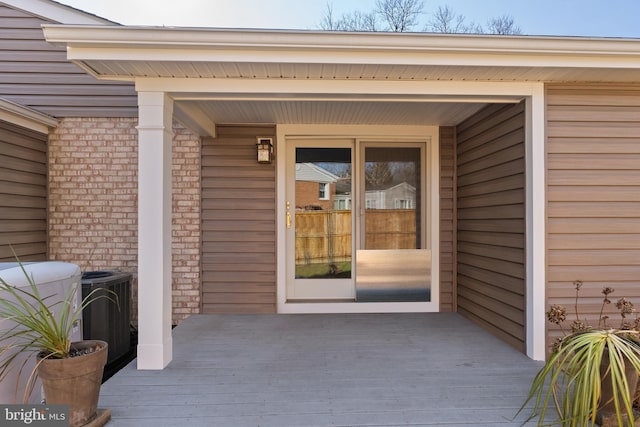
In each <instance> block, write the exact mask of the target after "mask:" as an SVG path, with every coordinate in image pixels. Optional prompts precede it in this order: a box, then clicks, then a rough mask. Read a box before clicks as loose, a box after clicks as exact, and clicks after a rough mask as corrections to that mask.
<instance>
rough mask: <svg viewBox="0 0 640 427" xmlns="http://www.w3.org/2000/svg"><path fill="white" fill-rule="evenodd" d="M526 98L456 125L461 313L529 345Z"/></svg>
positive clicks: (518, 343)
mask: <svg viewBox="0 0 640 427" xmlns="http://www.w3.org/2000/svg"><path fill="white" fill-rule="evenodd" d="M524 125H525V114H524V103H520V104H516V105H490V106H488V107H487V108H485V109H483V110H481V111H479V112H478V113H477V114H476V115H474V116H472V117H470V118H469V119H468V120H466V121H465V122H463V123H461V124H460V125H458V126H457V147H456V150H457V166H456V169H457V232H456V236H457V255H456V262H457V304H458V306H457V307H458V312H460V313H461V314H463V315H464V316H466V317H468V318H470V319H472V320H473V321H475V322H476V323H478V324H479V325H480V326H482V327H484V328H486V329H487V330H489V331H490V332H492V333H493V334H494V335H496V336H498V337H500V338H501V339H503V340H505V341H506V342H508V343H510V344H512V345H513V346H514V347H516V348H518V349H520V350H521V351H524V350H525V303H524V294H525V263H526V257H525V247H526V244H525V221H524V218H525V192H524V186H525V176H524V172H525V159H524V155H525V146H524V138H525V132H524Z"/></svg>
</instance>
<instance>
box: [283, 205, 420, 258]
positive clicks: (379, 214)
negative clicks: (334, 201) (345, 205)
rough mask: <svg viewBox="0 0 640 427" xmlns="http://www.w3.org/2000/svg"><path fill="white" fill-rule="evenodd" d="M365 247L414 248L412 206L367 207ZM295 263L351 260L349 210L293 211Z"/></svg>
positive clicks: (414, 225) (414, 217)
mask: <svg viewBox="0 0 640 427" xmlns="http://www.w3.org/2000/svg"><path fill="white" fill-rule="evenodd" d="M365 218H366V227H365V228H366V235H365V248H366V249H415V248H416V214H415V210H413V209H390V210H387V209H369V210H367V213H366V215H365ZM295 223H296V264H315V263H325V262H328V263H334V262H340V261H348V260H350V259H351V211H305V212H296V221H295Z"/></svg>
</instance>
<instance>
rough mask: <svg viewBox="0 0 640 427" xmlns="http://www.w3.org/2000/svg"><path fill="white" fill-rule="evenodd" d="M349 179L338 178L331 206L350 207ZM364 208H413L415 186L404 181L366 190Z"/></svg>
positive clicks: (337, 208)
mask: <svg viewBox="0 0 640 427" xmlns="http://www.w3.org/2000/svg"><path fill="white" fill-rule="evenodd" d="M350 190H351V180H350V179H342V178H341V179H338V181H337V182H336V194H335V195H334V196H333V197H334V203H333V208H334V209H335V210H345V209H351V205H352V199H351V197H352V195H351V191H350ZM364 197H365V207H366V209H415V207H416V188H415V187H414V186H413V185H411V184H408V183H406V182H401V183H400V184H395V185H390V186H389V187H387V188H384V189H378V190H367V191H366V192H365V196H364Z"/></svg>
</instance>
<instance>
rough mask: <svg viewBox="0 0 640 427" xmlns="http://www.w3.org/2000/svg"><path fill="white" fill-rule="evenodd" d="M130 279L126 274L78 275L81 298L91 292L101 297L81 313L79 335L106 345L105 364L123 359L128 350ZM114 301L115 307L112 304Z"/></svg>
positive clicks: (111, 272) (94, 273)
mask: <svg viewBox="0 0 640 427" xmlns="http://www.w3.org/2000/svg"><path fill="white" fill-rule="evenodd" d="M131 280H132V275H131V274H130V273H122V272H120V271H89V272H85V273H83V274H82V298H83V299H84V298H85V297H86V296H87V295H89V294H90V293H91V292H92V291H93V290H95V289H107V290H108V291H111V292H101V291H97V292H96V293H95V294H93V295H92V296H93V297H95V296H99V295H105V296H107V297H108V298H99V299H98V300H96V301H94V302H93V303H91V304H89V305H88V306H87V307H85V309H84V310H83V311H82V323H83V327H82V335H83V338H84V339H86V340H102V341H106V342H107V344H109V356H108V358H107V365H108V364H110V363H111V362H113V361H115V360H118V359H119V358H121V357H123V356H125V355H126V354H127V353H128V352H129V350H130V349H131V333H130V323H131ZM116 296H117V300H118V304H116V303H115V302H114V301H115V299H116Z"/></svg>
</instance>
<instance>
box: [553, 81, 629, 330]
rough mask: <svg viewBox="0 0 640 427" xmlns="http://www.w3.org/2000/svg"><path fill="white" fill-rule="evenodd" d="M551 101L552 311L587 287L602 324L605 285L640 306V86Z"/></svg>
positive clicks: (587, 312)
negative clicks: (575, 284) (578, 288)
mask: <svg viewBox="0 0 640 427" xmlns="http://www.w3.org/2000/svg"><path fill="white" fill-rule="evenodd" d="M546 100H547V106H546V116H547V264H548V271H547V307H549V305H551V304H564V305H571V306H572V304H573V297H574V295H575V290H574V287H573V281H574V280H578V279H580V280H583V281H584V286H583V288H582V290H581V291H580V294H581V299H580V300H581V306H580V308H579V310H580V313H581V314H582V315H584V316H588V317H589V318H590V320H591V321H592V324H597V319H598V316H599V310H600V304H601V301H602V299H601V294H600V291H601V290H602V287H603V286H605V285H606V286H611V287H613V288H615V293H614V294H613V295H612V296H611V297H612V300H613V301H614V302H615V301H616V300H617V299H618V298H621V297H629V298H630V299H631V300H632V302H634V303H635V304H636V307H637V305H638V303H640V85H635V86H622V85H603V86H595V85H549V86H548V87H547V90H546ZM610 309H611V310H615V307H613V305H612V306H611V307H610ZM568 318H569V320H571V321H572V320H573V319H574V318H573V317H572V316H568ZM611 318H612V319H613V318H615V319H616V321H617V320H618V319H619V316H614V315H611ZM610 324H611V321H610ZM551 326H552V325H549V327H550V329H549V338H550V339H551V338H553V337H554V336H557V335H558V334H559V332H558V331H557V330H555V329H553V328H551Z"/></svg>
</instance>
